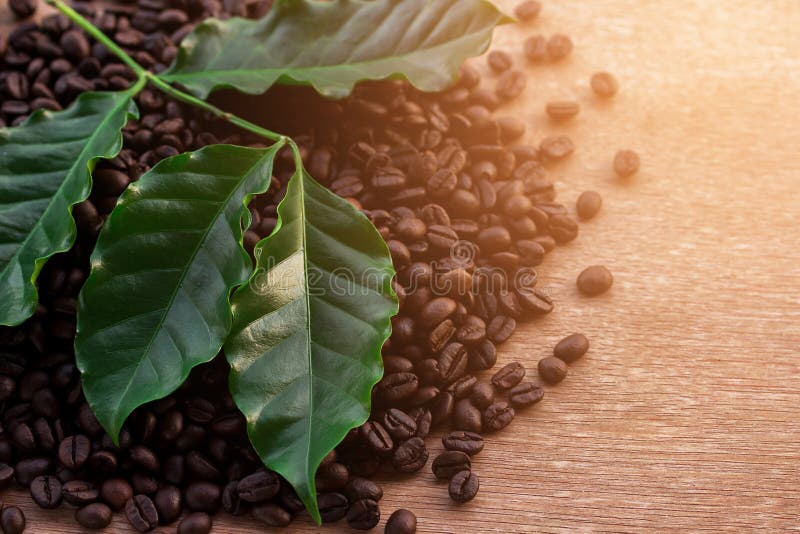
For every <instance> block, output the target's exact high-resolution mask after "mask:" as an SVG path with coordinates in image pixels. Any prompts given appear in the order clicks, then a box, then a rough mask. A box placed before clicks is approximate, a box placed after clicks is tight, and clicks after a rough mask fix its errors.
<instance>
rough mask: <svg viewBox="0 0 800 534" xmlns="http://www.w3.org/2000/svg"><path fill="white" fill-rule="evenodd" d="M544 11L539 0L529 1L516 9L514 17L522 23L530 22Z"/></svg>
mask: <svg viewBox="0 0 800 534" xmlns="http://www.w3.org/2000/svg"><path fill="white" fill-rule="evenodd" d="M541 11H542V3H541V2H539V1H538V0H527V1H526V2H522V3H520V4H519V5H517V7H515V8H514V15H515V16H516V17H517V18H518V19H519V20H521V21H524V22H530V21H532V20H533V19H535V18H536V17H538V16H539V13H541Z"/></svg>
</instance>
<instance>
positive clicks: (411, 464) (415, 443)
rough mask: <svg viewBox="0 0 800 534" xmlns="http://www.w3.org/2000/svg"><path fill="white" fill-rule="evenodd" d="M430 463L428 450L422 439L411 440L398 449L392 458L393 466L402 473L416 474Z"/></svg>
mask: <svg viewBox="0 0 800 534" xmlns="http://www.w3.org/2000/svg"><path fill="white" fill-rule="evenodd" d="M427 462H428V449H427V447H426V446H425V442H424V441H423V440H422V438H417V437H414V438H410V439H408V440H406V441H404V442H403V443H401V444H400V446H399V447H397V450H395V451H394V455H393V456H392V466H393V467H394V468H395V469H396V470H397V471H400V472H401V473H414V472H416V471H419V470H420V469H422V468H423V467H424V466H425V464H426V463H427Z"/></svg>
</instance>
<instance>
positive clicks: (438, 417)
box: [430, 391, 455, 425]
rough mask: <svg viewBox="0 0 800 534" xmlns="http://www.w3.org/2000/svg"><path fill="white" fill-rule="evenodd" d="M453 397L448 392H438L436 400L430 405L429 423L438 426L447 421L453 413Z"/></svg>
mask: <svg viewBox="0 0 800 534" xmlns="http://www.w3.org/2000/svg"><path fill="white" fill-rule="evenodd" d="M454 403H455V397H454V396H453V394H452V393H451V392H449V391H440V392H439V394H438V395H437V396H436V399H435V400H434V401H433V402H432V403H431V404H430V408H431V423H432V424H434V425H438V424H439V423H443V422H444V421H446V420H448V419H449V418H450V416H451V415H452V413H453V405H454Z"/></svg>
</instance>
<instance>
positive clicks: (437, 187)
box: [425, 168, 458, 200]
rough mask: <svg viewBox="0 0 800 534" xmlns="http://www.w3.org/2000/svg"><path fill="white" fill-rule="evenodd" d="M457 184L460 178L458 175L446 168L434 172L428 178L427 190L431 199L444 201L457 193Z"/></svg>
mask: <svg viewBox="0 0 800 534" xmlns="http://www.w3.org/2000/svg"><path fill="white" fill-rule="evenodd" d="M457 184H458V178H457V177H456V174H455V173H454V172H453V171H451V170H450V169H447V168H444V169H439V170H438V171H436V172H434V173H433V174H432V175H431V176H430V178H428V180H427V182H426V184H425V188H426V190H427V191H428V194H429V195H430V196H431V198H433V199H438V200H443V199H446V198H448V197H449V196H450V195H451V194H452V193H453V191H455V189H456V186H457Z"/></svg>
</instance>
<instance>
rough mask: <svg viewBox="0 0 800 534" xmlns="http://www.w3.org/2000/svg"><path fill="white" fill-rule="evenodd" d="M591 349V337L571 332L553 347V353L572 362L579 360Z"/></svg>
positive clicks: (567, 361)
mask: <svg viewBox="0 0 800 534" xmlns="http://www.w3.org/2000/svg"><path fill="white" fill-rule="evenodd" d="M588 350H589V339H588V338H587V337H586V336H585V335H583V334H570V335H569V336H567V337H565V338H564V339H562V340H561V341H559V342H558V343H557V344H556V346H555V348H553V355H554V356H555V357H556V358H560V359H562V360H564V361H565V362H566V363H572V362H575V361H577V360H579V359H580V358H581V357H582V356H583V355H584V354H586V352H587V351H588Z"/></svg>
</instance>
